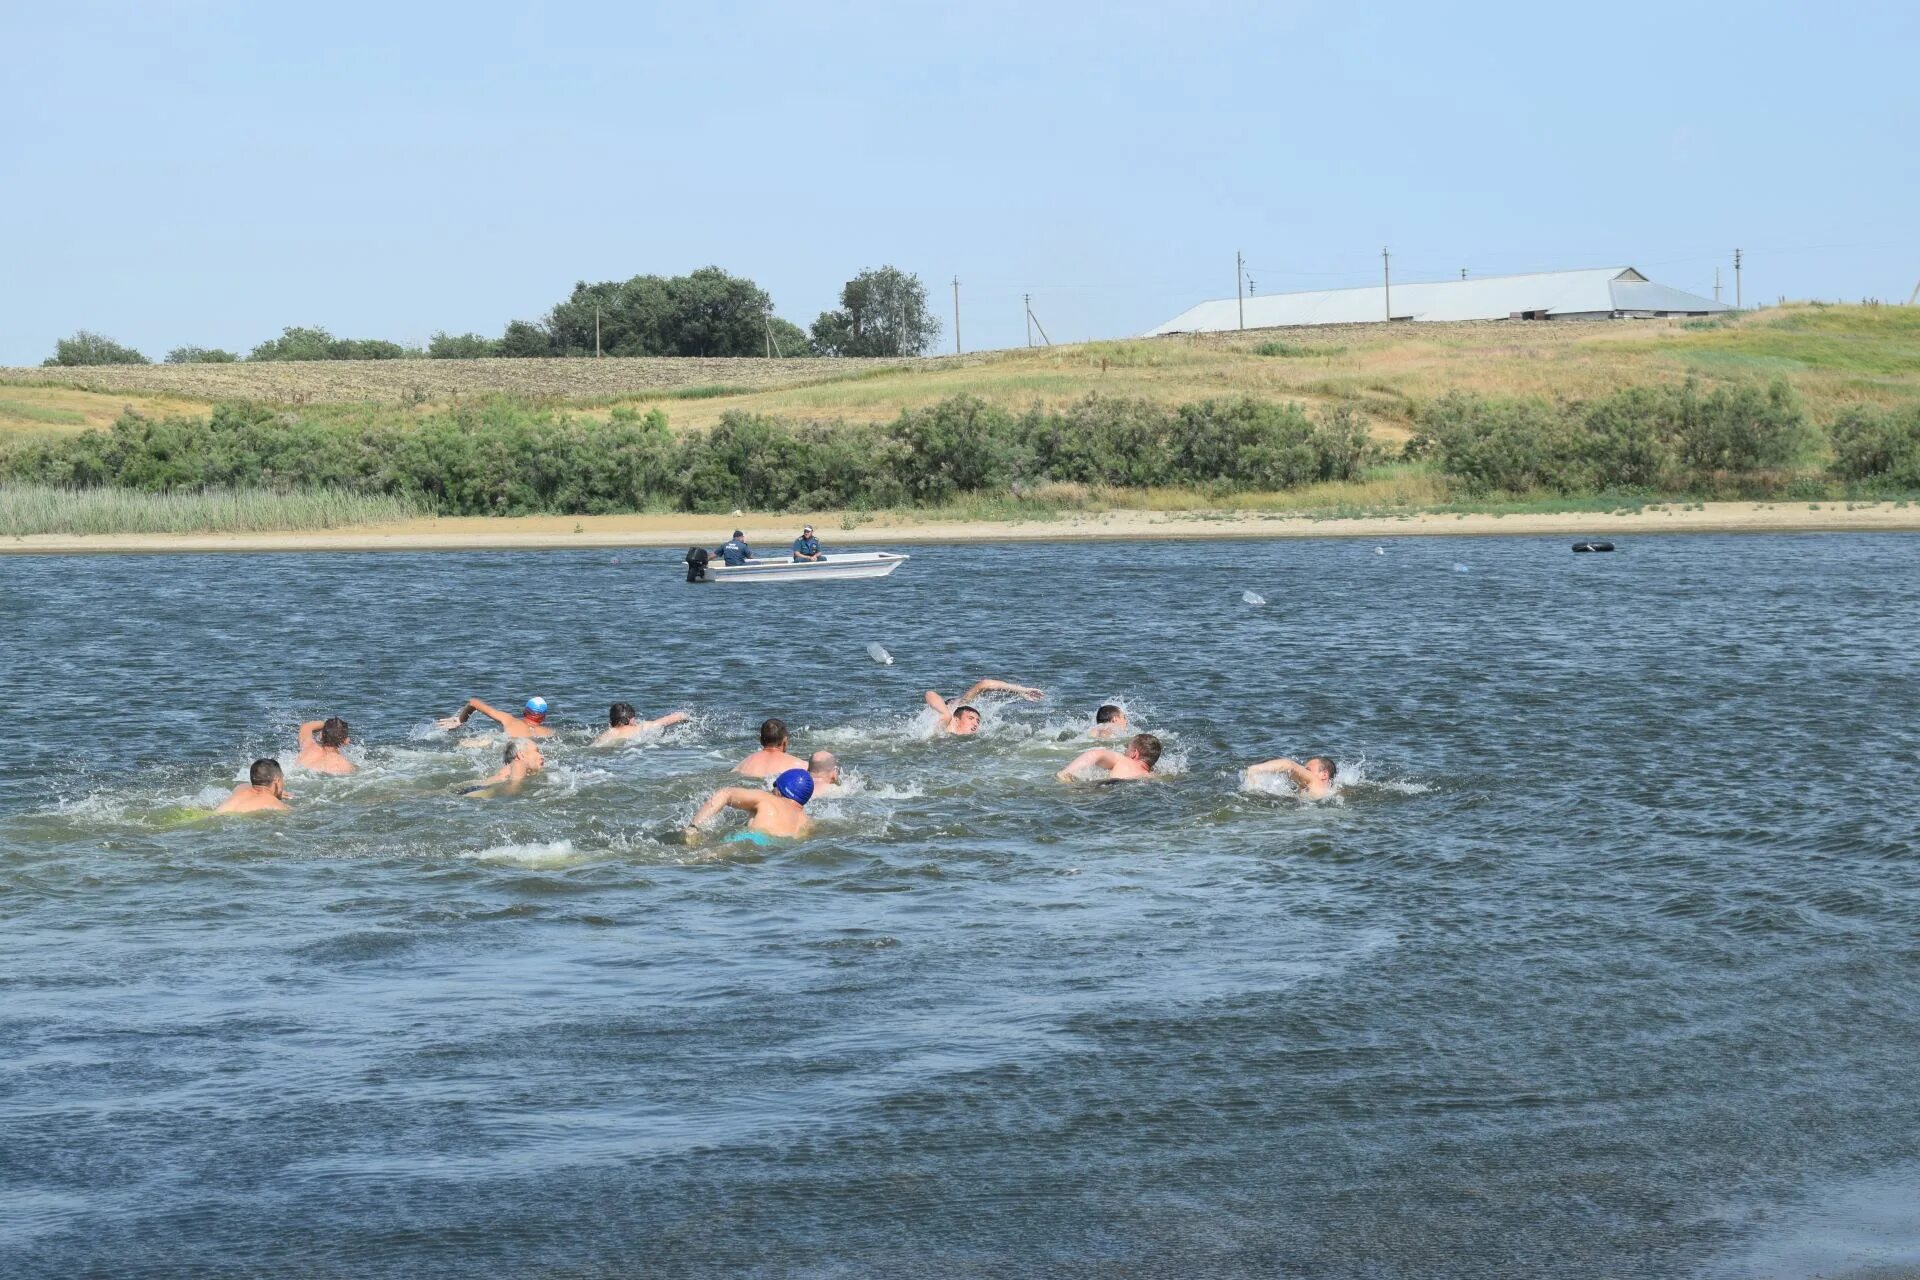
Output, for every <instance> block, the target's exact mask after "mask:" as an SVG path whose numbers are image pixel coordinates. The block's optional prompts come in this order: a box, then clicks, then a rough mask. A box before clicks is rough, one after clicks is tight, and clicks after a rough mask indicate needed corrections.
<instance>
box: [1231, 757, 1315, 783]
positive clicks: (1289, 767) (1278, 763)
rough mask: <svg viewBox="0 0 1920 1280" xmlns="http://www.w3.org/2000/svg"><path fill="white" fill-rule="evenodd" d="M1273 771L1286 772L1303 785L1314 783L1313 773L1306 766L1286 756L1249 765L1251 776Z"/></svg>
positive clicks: (1254, 776)
mask: <svg viewBox="0 0 1920 1280" xmlns="http://www.w3.org/2000/svg"><path fill="white" fill-rule="evenodd" d="M1272 773H1284V774H1286V775H1287V776H1288V777H1289V778H1292V779H1293V780H1294V782H1295V783H1296V784H1297V785H1299V786H1302V787H1310V786H1312V785H1313V775H1312V774H1310V773H1308V772H1307V769H1306V766H1305V765H1303V764H1301V763H1299V762H1298V761H1295V760H1288V759H1286V758H1285V757H1284V756H1283V757H1281V758H1280V759H1278V760H1263V761H1261V762H1260V763H1259V764H1250V765H1248V766H1247V776H1248V777H1249V778H1258V777H1263V776H1265V775H1267V774H1272Z"/></svg>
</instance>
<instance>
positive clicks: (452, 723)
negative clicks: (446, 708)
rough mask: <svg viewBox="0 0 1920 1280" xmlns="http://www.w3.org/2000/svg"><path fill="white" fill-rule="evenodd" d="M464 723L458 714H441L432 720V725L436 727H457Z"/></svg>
mask: <svg viewBox="0 0 1920 1280" xmlns="http://www.w3.org/2000/svg"><path fill="white" fill-rule="evenodd" d="M464 723H466V722H465V721H463V720H462V719H460V717H459V716H441V717H440V718H439V719H438V720H435V721H434V722H433V726H434V728H436V729H458V728H459V727H460V726H461V725H462V724H464Z"/></svg>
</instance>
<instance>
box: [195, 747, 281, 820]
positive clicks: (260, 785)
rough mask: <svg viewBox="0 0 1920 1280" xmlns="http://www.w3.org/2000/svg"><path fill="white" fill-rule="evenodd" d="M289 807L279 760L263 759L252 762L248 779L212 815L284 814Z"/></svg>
mask: <svg viewBox="0 0 1920 1280" xmlns="http://www.w3.org/2000/svg"><path fill="white" fill-rule="evenodd" d="M288 808H289V806H288V804H287V782H286V774H285V773H283V772H282V771H281V769H280V762H279V761H278V760H274V759H271V758H263V759H260V760H255V761H254V762H253V764H252V766H251V767H250V768H248V770H247V780H246V781H245V782H243V783H241V784H240V785H239V786H237V787H235V788H234V789H233V794H232V795H230V796H228V797H227V798H226V799H225V800H222V801H221V802H220V807H219V808H217V809H215V810H214V812H215V813H285V812H286V811H287V809H288Z"/></svg>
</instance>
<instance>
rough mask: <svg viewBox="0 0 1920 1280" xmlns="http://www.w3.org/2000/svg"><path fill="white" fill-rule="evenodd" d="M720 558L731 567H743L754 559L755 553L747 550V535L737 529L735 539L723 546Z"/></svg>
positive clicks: (734, 533) (730, 539)
mask: <svg viewBox="0 0 1920 1280" xmlns="http://www.w3.org/2000/svg"><path fill="white" fill-rule="evenodd" d="M719 556H720V558H721V559H722V560H724V561H726V562H727V563H728V564H730V565H743V564H745V563H746V562H747V561H749V560H751V559H753V552H751V551H749V550H747V535H746V534H744V533H742V532H741V531H740V530H738V529H735V530H734V531H733V537H731V538H729V539H728V540H727V541H726V543H725V544H723V545H722V546H721V548H720V551H719Z"/></svg>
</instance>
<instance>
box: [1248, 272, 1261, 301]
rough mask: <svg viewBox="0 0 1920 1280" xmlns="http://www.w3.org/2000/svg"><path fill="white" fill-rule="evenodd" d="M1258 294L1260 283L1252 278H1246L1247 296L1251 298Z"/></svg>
mask: <svg viewBox="0 0 1920 1280" xmlns="http://www.w3.org/2000/svg"><path fill="white" fill-rule="evenodd" d="M1258 292H1260V282H1259V281H1258V280H1255V279H1254V278H1253V277H1252V276H1248V277H1247V296H1248V297H1249V298H1251V297H1252V296H1253V295H1254V294H1256V293H1258Z"/></svg>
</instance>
